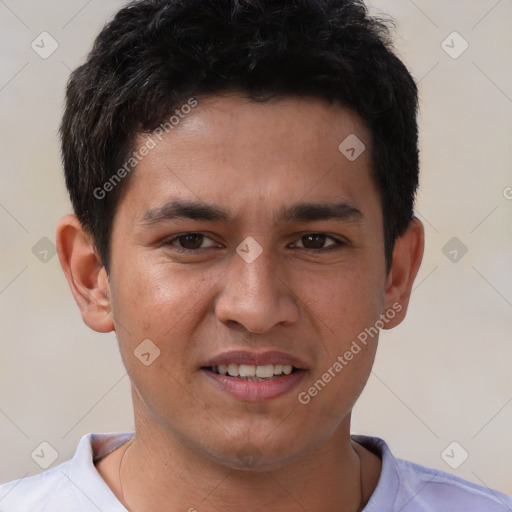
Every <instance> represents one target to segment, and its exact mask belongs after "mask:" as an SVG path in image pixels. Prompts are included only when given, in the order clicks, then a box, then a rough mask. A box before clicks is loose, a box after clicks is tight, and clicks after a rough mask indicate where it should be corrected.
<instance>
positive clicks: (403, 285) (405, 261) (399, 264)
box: [382, 217, 425, 329]
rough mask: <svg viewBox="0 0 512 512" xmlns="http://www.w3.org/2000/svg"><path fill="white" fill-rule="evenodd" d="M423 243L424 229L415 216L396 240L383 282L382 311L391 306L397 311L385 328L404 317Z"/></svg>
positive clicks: (392, 325)
mask: <svg viewBox="0 0 512 512" xmlns="http://www.w3.org/2000/svg"><path fill="white" fill-rule="evenodd" d="M424 246H425V232H424V229H423V224H422V223H421V221H420V220H419V219H417V218H415V217H414V218H413V219H412V220H411V221H410V222H409V225H408V226H407V229H406V231H405V233H404V234H403V235H402V236H401V237H399V238H398V239H397V240H396V242H395V248H394V250H393V262H392V264H391V269H390V271H389V274H388V277H387V282H386V292H385V297H384V311H383V312H382V313H383V314H385V311H390V310H391V309H392V310H394V311H395V312H396V314H395V315H394V317H393V319H390V320H389V321H388V322H386V324H385V326H384V328H385V329H392V328H393V327H395V326H397V325H398V324H400V323H401V322H402V320H403V319H404V318H405V314H406V313H407V307H408V305H409V298H410V296H411V291H412V285H413V283H414V280H415V279H416V275H417V274H418V270H419V268H420V264H421V260H422V258H423V249H424Z"/></svg>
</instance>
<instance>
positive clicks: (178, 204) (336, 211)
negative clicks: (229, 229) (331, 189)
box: [141, 199, 364, 225]
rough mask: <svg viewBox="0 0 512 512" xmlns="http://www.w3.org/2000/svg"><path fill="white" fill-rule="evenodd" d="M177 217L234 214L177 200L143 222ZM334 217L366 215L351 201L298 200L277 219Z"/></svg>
mask: <svg viewBox="0 0 512 512" xmlns="http://www.w3.org/2000/svg"><path fill="white" fill-rule="evenodd" d="M176 219H192V220H202V221H209V222H214V221H222V222H229V221H230V220H231V219H232V217H231V216H230V214H229V212H228V210H226V209H225V208H222V207H220V206H214V205H210V204H207V203H201V202H197V201H183V200H177V199H175V200H172V201H169V202H168V203H166V204H164V205H163V206H160V207H157V208H152V209H149V210H147V211H146V213H145V214H144V216H143V217H142V220H141V223H142V224H147V225H152V224H159V223H161V222H166V221H171V220H176ZM330 219H339V220H342V221H345V222H353V223H360V222H361V221H362V220H363V219H364V215H363V214H362V213H361V211H360V210H358V209H357V208H355V207H354V206H351V205H349V204H347V203H296V204H293V205H291V206H285V207H282V208H281V209H280V211H279V213H278V214H277V216H276V218H275V219H274V220H275V222H276V224H278V223H282V222H293V221H296V222H297V221H298V222H312V221H318V220H330Z"/></svg>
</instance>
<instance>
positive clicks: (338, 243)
mask: <svg viewBox="0 0 512 512" xmlns="http://www.w3.org/2000/svg"><path fill="white" fill-rule="evenodd" d="M307 235H324V236H325V238H326V239H327V238H330V239H331V240H332V241H333V242H334V243H332V244H330V245H327V246H326V247H322V248H320V249H311V248H309V247H298V248H299V249H304V250H306V251H316V252H320V251H326V250H329V249H330V248H332V247H336V246H342V245H347V244H348V241H346V240H344V239H341V238H337V237H335V236H333V235H329V233H324V232H323V231H307V232H305V233H302V234H301V235H299V237H298V239H297V241H300V240H301V239H302V237H304V236H307Z"/></svg>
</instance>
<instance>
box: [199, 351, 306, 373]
mask: <svg viewBox="0 0 512 512" xmlns="http://www.w3.org/2000/svg"><path fill="white" fill-rule="evenodd" d="M230 363H234V364H253V365H256V366H263V365H267V364H290V365H292V366H294V367H295V368H298V369H301V370H305V369H306V368H307V365H306V363H305V362H304V361H302V360H301V359H299V358H298V357H296V356H292V355H291V354H287V353H285V352H281V351H279V350H265V351H259V352H251V351H247V350H231V351H229V352H223V353H222V354H218V355H216V356H214V357H212V358H211V359H208V360H207V361H206V362H205V363H204V364H202V365H201V367H203V368H205V367H206V368H209V367H210V366H219V365H221V364H224V365H227V364H230Z"/></svg>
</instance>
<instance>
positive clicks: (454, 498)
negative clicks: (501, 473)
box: [396, 459, 512, 512]
mask: <svg viewBox="0 0 512 512" xmlns="http://www.w3.org/2000/svg"><path fill="white" fill-rule="evenodd" d="M396 462H397V468H398V476H399V479H400V487H401V489H400V499H401V501H402V502H403V503H404V505H405V504H406V503H408V504H409V503H410V505H408V506H409V508H407V506H405V507H404V512H407V511H408V510H411V511H412V510H425V511H430V510H432V511H436V512H438V511H441V510H442V511H444V510H446V511H456V510H463V509H464V510H465V511H467V512H470V511H471V512H472V511H475V512H477V511H478V512H510V511H512V498H510V497H509V496H506V495H505V494H502V493H500V492H498V491H495V490H493V489H490V488H487V487H484V486H481V485H477V484H474V483H472V482H469V481H467V480H463V479H462V478H459V477H457V476H455V475H452V474H449V473H446V472H444V471H440V470H437V469H432V468H427V467H424V466H421V465H419V464H414V463H412V462H408V461H404V460H400V459H397V460H396ZM419 505H421V506H423V507H424V508H419V509H418V508H414V506H416V507H418V506H419Z"/></svg>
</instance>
